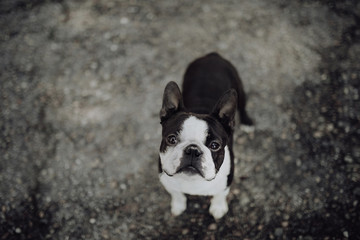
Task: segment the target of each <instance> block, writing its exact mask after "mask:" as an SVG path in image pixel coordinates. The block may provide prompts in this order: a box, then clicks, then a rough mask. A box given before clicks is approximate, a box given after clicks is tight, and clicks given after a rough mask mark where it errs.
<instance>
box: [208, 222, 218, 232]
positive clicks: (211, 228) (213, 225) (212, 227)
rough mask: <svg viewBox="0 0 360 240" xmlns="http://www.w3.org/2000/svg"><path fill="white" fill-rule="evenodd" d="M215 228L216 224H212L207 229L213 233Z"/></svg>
mask: <svg viewBox="0 0 360 240" xmlns="http://www.w3.org/2000/svg"><path fill="white" fill-rule="evenodd" d="M216 228H217V226H216V223H212V224H210V225H209V227H208V229H209V230H210V231H215V230H216Z"/></svg>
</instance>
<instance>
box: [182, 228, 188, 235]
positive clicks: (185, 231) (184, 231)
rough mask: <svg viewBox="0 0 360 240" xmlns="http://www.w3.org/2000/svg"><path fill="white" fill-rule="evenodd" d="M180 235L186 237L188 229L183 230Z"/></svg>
mask: <svg viewBox="0 0 360 240" xmlns="http://www.w3.org/2000/svg"><path fill="white" fill-rule="evenodd" d="M181 233H182V235H186V234H188V233H189V229H187V228H184V229H183V230H182V231H181Z"/></svg>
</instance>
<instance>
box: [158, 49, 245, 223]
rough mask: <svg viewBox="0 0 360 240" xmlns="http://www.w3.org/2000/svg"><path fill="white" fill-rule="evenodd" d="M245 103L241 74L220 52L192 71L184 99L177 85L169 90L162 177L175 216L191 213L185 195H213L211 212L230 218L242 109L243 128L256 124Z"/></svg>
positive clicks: (162, 116) (164, 114)
mask: <svg viewBox="0 0 360 240" xmlns="http://www.w3.org/2000/svg"><path fill="white" fill-rule="evenodd" d="M245 104H246V98H245V93H244V90H243V86H242V83H241V80H240V77H239V75H238V73H237V71H236V69H235V68H234V66H233V65H232V64H231V63H230V62H229V61H227V60H225V59H224V58H222V57H221V56H220V55H219V54H217V53H210V54H208V55H206V56H204V57H201V58H199V59H196V60H195V61H194V62H192V63H191V64H190V65H189V66H188V68H187V70H186V72H185V75H184V82H183V93H182V94H181V91H180V89H179V87H178V85H177V84H176V83H175V82H169V83H168V84H167V85H166V87H165V91H164V96H163V103H162V108H161V111H160V119H161V125H162V141H161V146H160V157H159V175H160V181H161V183H162V184H163V185H164V187H165V189H166V190H167V191H168V192H169V193H170V195H171V198H172V200H171V212H172V214H173V215H175V216H176V215H179V214H181V213H182V212H183V211H184V210H185V209H186V196H185V194H190V195H205V196H213V198H212V200H211V205H210V210H209V211H210V213H211V214H212V215H213V217H214V218H215V219H219V218H221V217H222V216H224V214H226V213H227V211H228V205H227V201H226V196H227V194H228V193H229V187H230V184H231V182H232V179H233V173H234V155H233V150H232V145H233V131H234V126H235V120H234V118H235V113H236V109H237V110H238V111H239V113H240V121H241V123H242V124H245V125H252V120H251V119H250V118H249V117H248V115H247V113H246V110H245Z"/></svg>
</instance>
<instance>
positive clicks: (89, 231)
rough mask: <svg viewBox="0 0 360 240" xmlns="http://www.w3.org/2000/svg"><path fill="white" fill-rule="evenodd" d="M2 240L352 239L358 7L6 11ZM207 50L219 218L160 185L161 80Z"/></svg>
mask: <svg viewBox="0 0 360 240" xmlns="http://www.w3.org/2000/svg"><path fill="white" fill-rule="evenodd" d="M0 29H1V30H0V31H1V34H0V50H1V56H0V67H1V71H0V98H1V100H0V111H1V112H0V114H1V115H0V116H1V118H0V129H1V131H0V158H1V161H0V207H1V209H0V239H359V234H360V233H359V232H360V231H359V229H360V228H359V227H360V224H359V222H360V209H359V205H360V203H359V199H360V184H359V182H360V111H359V109H360V97H359V94H360V93H359V89H360V61H359V57H358V56H359V55H360V3H358V2H357V1H355V0H354V1H341V2H340V1H325V0H323V1H285V0H284V1H265V0H263V1H260V0H255V1H235V0H233V1H205V0H199V1H191V0H186V1H168V0H160V1H155V0H153V1H137V0H133V1H121V0H109V1H96V0H88V1H70V0H33V1H26V0H3V1H1V2H0ZM212 51H217V52H219V53H220V54H221V55H223V56H224V57H225V58H227V59H229V60H230V61H231V62H232V63H233V64H234V65H235V66H236V67H237V69H238V71H239V73H240V75H241V77H242V79H243V82H244V85H245V89H246V91H247V92H248V97H249V102H248V112H249V114H250V115H251V116H252V118H253V119H254V120H255V121H256V129H255V131H254V132H253V133H245V132H243V131H241V129H240V127H238V128H237V129H236V132H235V146H234V151H235V156H236V165H235V167H236V171H235V174H236V175H235V180H234V184H233V185H232V189H231V193H230V195H229V202H230V205H229V208H230V210H229V213H228V214H227V215H226V216H225V217H224V218H223V219H221V220H219V221H215V220H214V219H213V218H212V217H211V216H210V215H209V213H208V207H209V199H208V198H201V197H189V200H188V209H187V210H186V212H185V213H184V214H182V215H181V216H179V217H176V218H175V217H172V216H171V214H170V196H169V195H168V194H167V192H166V191H165V190H164V189H163V188H162V186H161V185H160V183H159V181H158V178H157V154H158V148H159V144H160V130H161V129H160V124H159V118H158V112H159V110H160V106H161V99H162V92H163V88H164V87H165V85H166V83H167V82H168V81H171V80H174V81H177V82H178V83H180V82H181V79H182V75H183V73H184V71H185V68H186V66H187V64H188V63H189V62H190V61H192V60H193V59H194V58H197V57H199V56H202V55H204V54H206V53H208V52H212Z"/></svg>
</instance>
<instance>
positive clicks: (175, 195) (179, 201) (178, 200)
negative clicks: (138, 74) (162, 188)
mask: <svg viewBox="0 0 360 240" xmlns="http://www.w3.org/2000/svg"><path fill="white" fill-rule="evenodd" d="M168 192H169V193H170V195H171V213H172V214H173V215H174V216H178V215H180V214H181V213H183V212H184V211H185V210H186V196H185V195H184V194H183V193H182V192H177V191H168Z"/></svg>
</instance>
